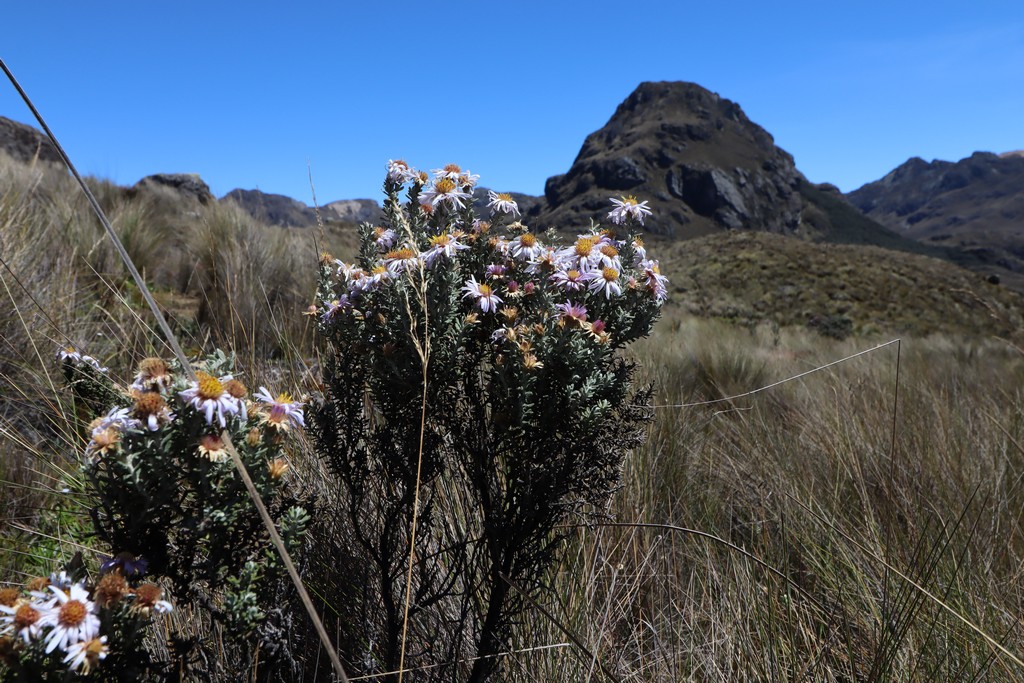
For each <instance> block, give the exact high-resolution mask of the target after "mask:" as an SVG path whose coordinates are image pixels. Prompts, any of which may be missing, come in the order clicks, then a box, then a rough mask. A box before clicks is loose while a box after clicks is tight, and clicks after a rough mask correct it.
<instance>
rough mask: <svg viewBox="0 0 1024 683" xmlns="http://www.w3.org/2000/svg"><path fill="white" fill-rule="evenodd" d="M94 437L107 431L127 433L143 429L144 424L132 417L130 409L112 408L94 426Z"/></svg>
mask: <svg viewBox="0 0 1024 683" xmlns="http://www.w3.org/2000/svg"><path fill="white" fill-rule="evenodd" d="M91 426H92V432H91V433H92V435H93V436H94V437H95V436H96V434H98V433H99V432H103V431H106V430H107V429H114V430H116V431H118V432H127V431H131V430H136V429H142V422H140V421H139V420H136V419H135V418H133V417H132V411H131V409H130V408H117V407H114V408H111V409H110V410H109V411H108V412H107V414H106V415H104V416H103V417H101V418H100V419H99V420H96V421H95V422H94V423H93V424H92V425H91Z"/></svg>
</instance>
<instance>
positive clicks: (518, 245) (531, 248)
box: [508, 232, 544, 261]
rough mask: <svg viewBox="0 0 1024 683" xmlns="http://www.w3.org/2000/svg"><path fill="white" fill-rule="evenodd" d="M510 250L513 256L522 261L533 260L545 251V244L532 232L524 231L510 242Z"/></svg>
mask: <svg viewBox="0 0 1024 683" xmlns="http://www.w3.org/2000/svg"><path fill="white" fill-rule="evenodd" d="M508 251H509V253H510V254H512V258H515V259H519V260H520V261H532V260H534V259H535V258H537V257H539V256H540V255H541V254H543V253H544V245H542V244H541V243H540V240H538V239H537V236H536V235H534V234H533V233H532V232H524V233H523V234H522V235H519V236H518V237H516V238H515V239H514V240H512V241H511V242H509V244H508Z"/></svg>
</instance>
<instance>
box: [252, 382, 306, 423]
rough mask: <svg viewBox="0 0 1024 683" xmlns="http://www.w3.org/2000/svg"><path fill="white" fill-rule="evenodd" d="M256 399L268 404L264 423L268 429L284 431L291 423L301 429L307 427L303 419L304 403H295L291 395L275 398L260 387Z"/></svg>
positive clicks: (264, 388) (281, 395)
mask: <svg viewBox="0 0 1024 683" xmlns="http://www.w3.org/2000/svg"><path fill="white" fill-rule="evenodd" d="M256 397H257V398H258V399H260V400H261V401H263V402H264V403H265V404H266V406H264V417H263V421H264V422H265V423H266V424H267V426H268V427H270V428H272V429H276V430H279V431H284V430H287V429H288V423H289V422H291V423H292V424H295V425H298V426H299V427H305V426H306V421H305V420H304V419H303V417H302V405H303V404H302V402H301V401H293V400H292V397H291V396H290V395H289V394H280V395H278V396H277V398H274V396H273V395H271V393H270V392H269V391H268V390H267V388H266V387H260V390H259V391H257V392H256Z"/></svg>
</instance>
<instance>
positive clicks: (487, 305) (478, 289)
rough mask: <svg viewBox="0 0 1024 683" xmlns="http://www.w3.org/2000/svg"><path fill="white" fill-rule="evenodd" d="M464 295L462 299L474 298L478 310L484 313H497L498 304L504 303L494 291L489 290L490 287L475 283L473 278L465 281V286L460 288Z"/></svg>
mask: <svg viewBox="0 0 1024 683" xmlns="http://www.w3.org/2000/svg"><path fill="white" fill-rule="evenodd" d="M462 291H463V292H465V294H464V295H463V296H462V298H463V299H468V298H469V297H475V298H476V303H477V305H478V306H480V310H481V311H483V312H484V313H487V312H489V311H497V310H498V304H500V303H504V302H503V301H502V300H501V297H499V296H498V295H497V294H495V293H494V290H493V289H491V287H490V285H485V284H481V283H479V282H477V281H476V278H475V277H470V278H469V280H467V281H466V284H465V286H464V287H463V288H462Z"/></svg>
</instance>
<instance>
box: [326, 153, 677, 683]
mask: <svg viewBox="0 0 1024 683" xmlns="http://www.w3.org/2000/svg"><path fill="white" fill-rule="evenodd" d="M476 180H477V177H476V176H475V175H472V174H470V173H468V172H466V171H463V170H462V169H460V168H459V167H458V166H455V165H450V166H447V167H445V168H443V169H438V170H435V171H434V172H433V176H432V177H431V176H430V175H428V174H426V173H418V172H416V171H415V170H413V169H411V168H410V167H409V166H408V165H407V164H405V163H404V162H401V161H393V162H391V163H390V164H389V168H388V175H387V179H386V180H385V183H384V190H385V193H386V195H387V198H386V201H385V205H384V210H385V216H386V220H385V223H384V225H382V226H377V227H371V226H368V225H367V226H364V227H363V228H362V231H361V238H362V242H361V251H360V254H359V257H358V259H357V261H356V262H355V263H346V262H342V261H337V260H334V259H332V258H330V257H326V256H325V257H324V258H323V259H322V261H321V272H320V285H319V293H318V302H317V304H316V307H315V312H316V313H317V315H318V316H319V325H320V330H321V333H322V334H323V336H324V337H326V339H328V340H329V342H330V344H331V347H332V349H333V351H334V353H333V354H331V355H330V357H329V359H328V361H327V363H326V366H325V370H324V385H325V387H324V396H323V399H322V400H320V401H318V402H317V403H316V405H315V406H313V407H312V409H311V411H310V412H311V424H310V433H311V434H312V436H313V437H314V440H315V443H316V446H317V450H318V452H319V453H320V454H321V455H322V456H323V457H324V458H325V460H326V462H327V463H328V465H329V466H330V468H331V470H332V471H333V472H334V473H335V474H336V475H337V477H338V479H339V481H340V483H341V485H342V487H341V488H342V495H341V499H340V500H339V502H338V503H337V511H338V513H339V514H340V515H342V516H343V517H344V518H345V519H346V523H345V524H344V525H342V527H343V528H342V530H341V533H342V534H343V537H342V543H343V544H344V553H341V555H343V556H344V557H343V558H342V559H341V561H342V562H343V563H344V564H343V569H342V571H341V572H340V573H341V574H342V576H338V575H337V574H335V575H333V576H331V577H328V578H324V579H323V580H329V581H330V582H331V588H332V590H333V591H335V592H336V593H337V594H338V595H339V596H340V600H341V601H342V605H343V607H344V609H345V611H346V613H348V614H355V615H359V618H358V619H355V620H351V623H348V624H345V625H343V629H347V631H345V632H344V633H343V634H342V637H343V640H344V642H343V643H342V650H343V653H344V655H345V656H346V658H347V659H348V662H349V666H351V667H352V668H353V670H356V671H360V672H361V673H363V674H374V673H381V672H386V671H394V670H396V669H398V668H399V667H400V666H405V667H406V668H416V666H417V665H423V666H426V665H428V664H429V665H431V667H432V668H429V669H425V670H424V671H423V673H422V674H420V673H417V680H426V679H427V678H429V679H430V680H472V681H482V680H484V679H486V678H488V677H489V676H491V675H492V674H493V673H494V672H495V671H496V669H497V667H498V665H499V660H498V659H496V657H495V655H497V654H498V653H500V652H501V651H502V650H503V649H504V648H505V647H506V646H507V645H508V642H509V638H510V636H511V632H512V627H513V625H514V624H515V622H516V619H517V616H518V615H519V614H520V613H521V611H522V610H523V609H524V607H525V606H526V605H527V604H528V601H529V599H530V598H532V596H533V595H535V594H537V592H538V591H539V590H541V588H542V586H543V581H544V574H545V571H546V570H547V568H548V567H549V566H550V564H551V562H552V560H553V559H554V558H555V557H556V553H557V549H558V547H559V544H560V542H561V540H562V535H563V532H562V531H561V530H560V527H561V525H563V524H564V523H565V522H566V521H568V520H569V519H570V518H571V517H572V516H574V515H576V514H577V513H580V512H583V511H586V510H590V511H592V512H600V511H601V510H602V508H603V506H604V504H605V503H606V501H607V499H608V496H609V494H610V493H611V492H612V491H613V490H614V488H615V486H616V485H617V483H618V480H619V473H620V468H621V463H622V458H623V456H624V454H625V452H626V451H627V450H628V449H629V448H631V447H633V446H634V445H636V444H637V443H638V441H639V439H640V429H641V426H642V424H643V423H644V422H645V421H646V420H647V419H649V417H650V412H649V409H648V405H649V397H650V391H649V389H644V388H640V389H637V388H635V387H633V386H632V383H631V380H632V377H633V374H634V366H633V364H632V363H630V362H629V361H627V360H626V359H624V358H623V357H622V356H621V355H620V354H619V353H617V351H618V350H619V349H621V348H623V347H625V346H626V345H628V344H630V343H631V342H633V341H635V340H637V339H639V338H640V337H643V336H645V335H647V334H648V333H649V332H650V330H651V327H652V325H653V323H654V321H655V319H656V318H657V316H658V313H659V310H660V306H661V303H662V301H663V300H664V299H665V296H666V293H667V290H666V280H665V278H664V277H663V276H662V275H661V274H660V272H659V268H658V263H657V261H654V260H651V259H649V258H648V255H647V253H646V251H645V249H644V246H643V243H642V242H641V240H640V239H639V238H637V237H636V236H635V235H632V234H630V231H631V230H632V229H633V228H634V227H636V226H638V225H639V224H642V222H643V219H644V217H645V216H646V215H648V214H649V213H650V210H649V209H648V207H647V203H646V202H638V201H637V200H636V199H635V198H634V197H624V198H621V199H617V200H615V201H614V208H613V209H612V210H611V212H610V213H609V214H608V216H607V218H608V219H609V221H610V223H611V227H610V229H609V230H598V229H597V228H596V227H595V229H594V230H593V231H592V232H590V233H587V234H584V235H580V236H578V237H577V238H576V239H575V241H574V242H572V243H570V244H568V245H558V244H557V243H556V235H555V234H554V233H551V234H544V235H541V234H538V233H537V232H536V231H534V230H532V229H530V228H529V227H528V226H526V225H524V224H523V223H521V222H519V221H517V220H515V219H516V218H517V217H518V215H519V211H518V207H517V206H516V204H515V202H514V201H513V200H512V198H511V197H510V196H509V195H506V194H498V193H493V192H492V193H491V194H490V195H489V199H490V203H489V209H490V213H491V215H490V220H482V219H480V218H478V217H477V216H476V214H475V212H474V211H473V208H472V204H471V192H472V189H473V187H474V185H475V183H476ZM403 187H408V195H407V198H408V201H406V202H403V201H402V199H401V198H400V195H399V193H400V191H401V190H402V189H403ZM332 528H333V527H332ZM406 653H408V654H406Z"/></svg>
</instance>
